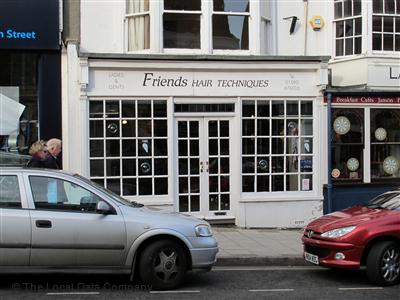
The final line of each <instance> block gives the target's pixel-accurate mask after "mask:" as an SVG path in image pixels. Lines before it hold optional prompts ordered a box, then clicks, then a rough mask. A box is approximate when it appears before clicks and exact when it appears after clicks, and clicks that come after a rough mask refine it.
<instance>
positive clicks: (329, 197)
mask: <svg viewBox="0 0 400 300" xmlns="http://www.w3.org/2000/svg"><path fill="white" fill-rule="evenodd" d="M327 98H328V107H327V114H328V116H327V118H326V119H327V129H328V170H327V171H328V189H327V213H331V212H332V176H331V170H332V130H331V128H332V93H331V92H328V94H327Z"/></svg>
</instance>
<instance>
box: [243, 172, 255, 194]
mask: <svg viewBox="0 0 400 300" xmlns="http://www.w3.org/2000/svg"><path fill="white" fill-rule="evenodd" d="M242 191H243V192H244V193H246V192H254V176H242Z"/></svg>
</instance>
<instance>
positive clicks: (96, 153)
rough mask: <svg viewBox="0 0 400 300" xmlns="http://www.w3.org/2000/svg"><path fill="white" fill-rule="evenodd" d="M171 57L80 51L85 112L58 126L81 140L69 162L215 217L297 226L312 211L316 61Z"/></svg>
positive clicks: (122, 187) (161, 201)
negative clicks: (78, 158) (78, 160)
mask: <svg viewBox="0 0 400 300" xmlns="http://www.w3.org/2000/svg"><path fill="white" fill-rule="evenodd" d="M174 58H175V59H171V58H170V57H164V58H161V57H160V56H157V57H156V58H155V59H138V58H135V59H130V60H129V59H126V57H125V59H123V58H122V57H120V58H119V59H110V58H109V57H107V58H105V57H101V55H90V54H89V55H87V57H86V58H85V57H82V55H81V58H80V60H81V62H80V66H81V74H86V77H85V76H83V77H82V78H81V85H80V86H81V87H82V86H84V88H80V91H81V97H80V98H81V100H80V103H85V104H83V105H77V106H76V109H77V110H82V109H83V110H85V112H82V111H80V112H79V113H80V114H81V115H86V118H85V119H82V120H81V122H82V123H81V124H80V123H79V122H74V123H73V124H72V123H71V125H70V126H69V128H68V130H69V131H70V132H76V130H78V127H82V128H81V129H80V131H81V132H83V133H84V134H83V136H82V139H83V140H85V139H86V141H87V142H84V143H83V144H82V146H83V149H82V152H83V153H85V160H84V162H83V163H82V166H81V170H78V171H79V172H80V173H82V174H86V175H87V176H88V177H90V178H91V179H92V180H93V181H95V182H97V183H99V184H100V185H103V186H105V187H107V188H109V189H111V190H113V191H114V192H115V193H117V194H119V195H122V196H124V197H126V198H128V199H130V200H136V201H139V202H141V203H143V204H145V205H148V206H155V207H163V208H169V209H171V210H175V211H179V212H183V213H189V214H192V215H195V216H197V217H200V218H205V219H207V220H211V221H213V222H225V223H227V222H230V223H233V222H235V223H236V224H237V225H240V226H246V227H301V226H304V225H305V224H306V223H307V222H308V221H309V220H310V219H313V218H315V217H317V216H319V215H321V214H322V199H323V195H322V191H323V189H322V187H323V181H322V176H321V175H322V173H323V171H322V170H324V169H323V168H324V164H323V163H322V162H321V159H322V157H323V156H321V145H322V140H321V132H322V127H321V126H320V125H319V124H320V123H321V122H323V121H322V119H323V116H322V115H321V112H322V111H323V106H324V103H323V88H324V86H325V84H326V81H325V79H327V70H326V59H324V58H285V59H284V60H283V59H280V60H279V59H277V58H270V59H262V58H260V59H257V60H256V61H252V60H246V58H240V60H239V59H238V60H236V61H235V60H234V59H233V60H232V59H230V60H228V59H216V58H213V59H210V58H208V59H201V58H196V57H195V56H193V57H192V59H191V60H188V59H187V58H186V59H184V58H176V57H174ZM82 82H84V83H85V84H82ZM86 83H87V84H86ZM70 113H71V112H70ZM85 132H87V134H86V135H85ZM72 144H73V143H71V147H69V148H68V150H67V151H75V150H74V148H73V145H72ZM67 155H69V154H67ZM86 162H87V163H86Z"/></svg>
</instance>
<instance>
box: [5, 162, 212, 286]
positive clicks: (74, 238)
mask: <svg viewBox="0 0 400 300" xmlns="http://www.w3.org/2000/svg"><path fill="white" fill-rule="evenodd" d="M217 252H218V245H217V241H216V240H215V238H214V237H213V236H212V232H211V228H210V226H209V224H208V223H207V222H205V221H203V220H199V219H196V218H194V217H192V216H188V215H183V214H179V213H171V212H164V211H161V210H155V209H150V208H146V207H144V206H143V205H141V204H138V203H136V202H128V201H127V200H125V199H123V198H121V197H119V196H117V195H115V194H113V193H112V192H110V191H108V190H106V189H104V188H102V187H100V186H98V185H96V184H94V183H93V182H91V181H90V180H88V179H86V178H84V177H82V176H79V175H76V174H75V175H73V174H68V173H66V172H62V171H53V170H45V169H28V168H6V167H5V168H0V272H1V273H7V272H14V273H15V272H24V271H29V272H32V271H34V272H46V271H49V272H54V271H57V272H66V271H68V272H85V273H88V272H91V273H93V272H98V273H108V272H113V273H115V272H123V273H127V274H131V278H133V275H134V274H138V275H140V277H141V278H142V280H143V281H144V282H145V283H147V284H149V285H151V286H152V288H153V289H172V288H176V287H177V286H178V285H180V284H181V283H182V281H183V279H184V277H185V273H186V272H187V271H188V270H204V271H208V270H210V269H211V267H212V266H213V264H214V263H215V261H216V254H217Z"/></svg>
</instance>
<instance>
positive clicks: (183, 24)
mask: <svg viewBox="0 0 400 300" xmlns="http://www.w3.org/2000/svg"><path fill="white" fill-rule="evenodd" d="M184 2H187V1H184ZM163 28H164V48H187V49H199V48H200V15H194V14H169V13H166V14H164V27H163Z"/></svg>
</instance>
